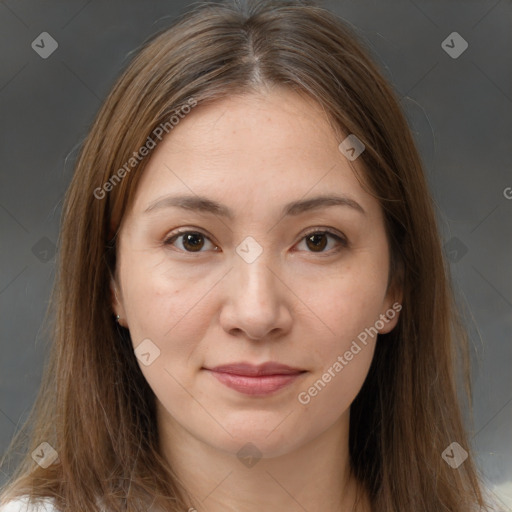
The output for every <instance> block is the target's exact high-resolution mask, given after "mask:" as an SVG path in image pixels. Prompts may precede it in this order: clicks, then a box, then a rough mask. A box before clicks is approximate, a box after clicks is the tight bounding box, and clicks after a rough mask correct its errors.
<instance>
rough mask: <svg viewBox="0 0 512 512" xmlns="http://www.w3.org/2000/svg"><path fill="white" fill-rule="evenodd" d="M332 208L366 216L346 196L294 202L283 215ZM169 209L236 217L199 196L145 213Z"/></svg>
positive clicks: (160, 202)
mask: <svg viewBox="0 0 512 512" xmlns="http://www.w3.org/2000/svg"><path fill="white" fill-rule="evenodd" d="M330 206H348V207H349V208H352V209H354V210H356V211H358V212H359V213H361V214H363V215H366V212H365V210H364V209H363V207H362V206H361V205H360V204H359V203H358V202H357V201H355V200H354V199H351V198H350V197H348V196H344V195H343V196H338V195H323V196H317V197H313V198H310V199H301V200H298V201H293V202H291V203H288V204H286V205H285V206H284V207H283V210H282V215H283V216H287V215H288V216H295V215H300V214H301V213H304V212H309V211H312V210H319V209H321V208H326V207H330ZM169 207H177V208H182V209H185V210H191V211H197V212H204V213H211V214H214V215H220V216H221V217H225V218H227V219H229V220H233V219H234V217H235V215H234V212H233V211H232V210H231V209H230V208H228V207H227V206H225V205H223V204H221V203H218V202H217V201H214V200H212V199H210V198H208V197H205V196H198V195H193V196H189V195H181V196H166V197H164V198H162V199H157V200H156V201H154V202H153V203H151V204H150V205H149V206H148V207H147V208H146V210H145V211H144V213H147V212H152V211H155V210H159V209H162V208H169Z"/></svg>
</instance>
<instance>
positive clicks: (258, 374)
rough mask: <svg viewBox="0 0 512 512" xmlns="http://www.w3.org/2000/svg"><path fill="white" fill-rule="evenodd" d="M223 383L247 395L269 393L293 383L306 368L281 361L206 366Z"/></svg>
mask: <svg viewBox="0 0 512 512" xmlns="http://www.w3.org/2000/svg"><path fill="white" fill-rule="evenodd" d="M205 370H208V371H210V372H211V374H212V375H213V376H214V377H215V378H217V379H218V380H219V381H220V382H222V384H224V385H226V386H228V387H230V388H232V389H235V390H236V391H239V392H240V393H245V394H246V395H267V394H269V393H273V392H274V391H277V390H279V389H282V388H284V387H285V386H287V385H289V384H291V383H292V382H293V381H294V380H296V379H297V378H298V377H300V375H302V374H303V373H305V370H300V369H298V368H292V367H290V366H287V365H283V364H280V363H274V362H269V363H264V364H261V365H258V366H254V365H252V364H249V363H234V364H228V365H221V366H216V367H215V368H212V369H210V368H205Z"/></svg>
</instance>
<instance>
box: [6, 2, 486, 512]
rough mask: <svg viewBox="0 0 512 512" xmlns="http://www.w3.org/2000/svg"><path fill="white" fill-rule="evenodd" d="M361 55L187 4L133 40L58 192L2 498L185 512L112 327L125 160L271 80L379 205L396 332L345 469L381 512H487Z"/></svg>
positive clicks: (214, 5) (380, 88) (359, 409)
mask: <svg viewBox="0 0 512 512" xmlns="http://www.w3.org/2000/svg"><path fill="white" fill-rule="evenodd" d="M369 55H370V51H369V50H368V49H367V48H365V44H364V43H363V42H362V41H360V40H359V39H358V37H357V36H356V35H355V33H353V31H352V30H351V29H349V28H348V27H347V26H346V24H345V23H344V22H343V21H342V20H340V19H339V18H338V17H336V16H335V15H334V14H332V13H330V12H329V11H327V10H325V9H323V8H321V7H320V6H318V5H315V4H314V3H312V2H306V1H302V2H301V1H288V0H284V1H278V0H270V1H260V2H250V1H249V2H246V3H243V2H236V1H232V2H220V3H218V2H210V3H201V4H197V5H195V6H194V8H192V9H190V10H189V11H188V12H186V13H184V14H182V15H181V16H180V18H178V19H177V20H176V21H175V22H174V23H173V25H172V26H171V27H170V28H168V29H166V30H165V31H163V32H161V33H159V34H156V35H154V36H153V37H152V38H151V39H149V40H148V41H147V42H146V43H145V44H144V45H143V47H142V48H141V49H140V51H139V52H138V53H137V55H136V56H135V58H134V59H133V60H132V62H131V63H130V64H129V66H128V67H127V69H126V70H125V71H124V73H123V74H122V76H121V77H120V78H119V79H118V81H117V83H116V84H115V86H114V87H113V89H112V91H111V93H110V94H109V95H108V97H107V99H106V100H105V102H104V104H103V106H102V108H101V109H100V111H99V113H98V115H97V118H96V120H95V122H94V124H93V125H92V127H91V130H90V134H89V136H88V137H87V139H86V140H85V143H84V144H83V147H82V149H81V153H80V156H79V159H78V161H77V164H76V170H75V174H74V177H73V180H72V183H71V185H70V187H69V190H68V193H67V196H66V200H65V204H64V207H63V211H62V226H61V236H60V243H59V245H60V250H59V263H58V274H57V279H56V284H55V289H54V295H53V300H52V304H53V309H52V310H51V313H52V318H53V319H54V321H53V324H52V345H51V350H50V354H49V359H48V362H47V364H46V367H45V373H44V377H43V382H42V385H41V388H40V392H39V395H38V397H37V400H36V403H35V405H34V408H33V409H32V411H31V414H30V416H29V418H28V419H27V420H26V422H25V425H24V428H23V429H22V430H21V431H20V432H19V433H18V435H17V436H16V437H15V438H14V439H13V442H12V448H11V451H12V452H14V446H15V445H16V444H17V443H18V442H21V441H22V439H21V436H27V435H28V434H27V433H26V432H25V430H30V434H29V437H28V439H29V445H28V446H27V447H25V450H26V453H24V458H23V460H22V461H21V462H20V463H19V464H18V466H17V471H16V472H15V473H14V474H13V476H12V478H11V481H10V482H8V484H7V486H6V487H5V489H4V493H3V500H6V499H12V498H13V497H15V496H21V495H30V497H31V498H35V497H43V496H49V497H52V498H54V499H55V503H56V505H57V506H58V507H59V508H62V510H98V508H97V499H98V497H99V499H100V500H101V501H102V503H103V504H104V505H105V506H106V508H107V510H111V511H115V512H118V511H119V512H120V511H121V510H128V511H132V510H138V509H139V506H141V504H142V503H144V502H146V503H147V502H148V500H149V499H151V500H153V501H154V504H155V505H157V506H161V507H162V508H163V509H165V510H172V511H178V510H181V511H182V510H187V509H188V508H189V507H190V506H191V503H190V501H188V499H189V498H188V497H187V495H186V493H185V491H184V490H183V489H182V487H181V485H180V481H179V479H178V475H176V474H174V472H173V470H172V468H171V467H169V465H168V463H167V462H166V460H165V459H164V458H163V456H162V455H161V452H160V450H159V439H158V435H157V429H156V415H155V396H154V394H153V392H152V390H151V388H150V387H149V385H148V384H147V382H146V380H145V379H144V377H143V375H142V373H141V371H140V368H139V366H138V364H137V361H136V357H135V355H134V353H133V347H132V345H131V341H130V338H129V333H128V332H127V331H125V330H124V329H123V328H120V327H118V326H117V325H116V323H115V321H114V320H113V315H112V307H111V295H110V290H109V281H110V277H111V275H112V274H113V273H114V270H115V260H116V258H115V248H116V238H115V236H113V235H115V233H116V232H117V230H118V228H119V225H120V222H121V219H122V218H123V214H124V212H125V211H126V209H127V207H129V205H130V202H131V200H132V197H133V193H134V190H135V188H136V185H137V182H138V180H139V178H140V176H141V174H142V172H143V170H144V167H145V165H146V164H147V161H148V159H149V156H146V157H144V158H140V159H139V158H138V157H137V161H131V160H130V159H131V158H135V157H134V152H137V151H138V150H139V148H141V147H143V146H144V145H146V146H147V145H148V144H149V142H148V141H149V140H151V141H153V142H154V143H158V142H159V138H158V137H156V136H155V134H156V133H159V132H158V131H156V132H155V129H156V128H158V127H159V126H165V127H166V128H167V129H166V132H169V133H171V130H172V127H171V125H172V123H171V122H170V121H169V120H170V118H171V117H172V116H173V115H174V116H177V115H179V114H180V112H182V111H183V109H184V108H185V107H184V106H186V105H191V106H193V107H194V108H200V107H196V106H195V105H199V106H200V105H201V104H205V103H209V102H213V101H216V100H218V99H221V98H224V97H226V96H228V95H233V94H237V93H247V92H251V91H257V90H259V89H260V88H261V87H262V86H265V85H269V86H272V85H279V86H284V87H289V88H290V89H292V90H294V91H298V92H301V93H304V94H307V95H308V96H309V97H311V98H313V99H314V100H316V101H317V102H318V104H320V105H321V106H322V108H323V110H324V111H325V113H326V114H327V116H328V119H329V120H330V122H331V124H332V126H333V129H335V130H336V132H337V133H339V134H340V142H341V140H342V137H344V136H346V135H347V134H355V135H356V136H357V137H358V138H359V139H360V140H361V141H362V142H363V143H364V145H365V147H366V149H365V151H364V152H363V153H362V155H361V156H360V161H361V162H362V164H363V166H364V173H363V174H364V175H362V176H361V177H360V178H361V181H362V182H364V184H365V186H366V187H368V189H369V191H371V193H372V194H373V195H374V196H375V197H376V198H377V199H378V200H379V202H380V204H381V206H382V208H383V211H384V214H385V222H386V230H387V234H388V238H389V242H390V248H391V268H390V286H400V287H401V288H402V290H403V299H402V304H403V309H402V312H401V316H400V319H399V322H398V325H397V326H396V328H395V329H394V330H393V331H391V332H390V333H388V334H385V335H382V336H379V340H378V342H377V345H376V351H375V354H374V358H373V362H372V365H371V368H370V370H369V374H368V376H367V379H366V381H365V383H364V385H363V387H362V389H361V390H360V392H359V394H358V396H357V397H356V399H355V400H354V402H353V403H352V405H351V415H350V435H349V444H350V459H351V466H352V471H353V472H354V474H355V475H356V477H357V479H358V481H359V482H360V483H361V484H362V486H364V488H365V489H366V490H367V491H368V495H369V498H370V502H371V505H372V510H373V511H375V512H397V511H407V512H409V511H421V512H440V511H449V512H467V511H469V510H485V509H487V506H486V504H485V500H484V497H483V492H482V490H481V488H480V485H481V484H480V480H479V476H478V474H477V471H476V468H475V466H474V462H473V459H472V456H471V450H470V447H469V439H468V437H467V434H466V433H465V429H464V424H463V420H462V414H461V404H462V400H467V403H468V405H469V406H470V402H471V391H470V382H469V364H468V359H469V358H468V351H467V335H466V333H465V331H464V329H463V326H462V322H461V321H460V318H459V315H458V313H457V310H456V305H455V301H454V298H453V292H452V290H451V287H450V278H449V272H448V268H447V265H446V263H445V261H444V259H443V254H442V248H441V244H440V238H439V234H438V230H437V225H436V217H435V210H434V208H433V205H432V201H431V198H430V195H429V192H428V188H427V184H426V181H425V178H424V174H423V169H422V163H421V161H420V158H419V155H418V152H417V149H416V147H415V143H414V140H413V138H412V136H411V133H410V131H409V127H408V125H407V122H406V120H405V118H404V116H403V114H402V112H401V110H400V108H399V105H398V101H397V99H396V97H395V94H394V92H393V90H392V88H391V87H390V85H389V84H388V83H387V82H386V81H385V79H384V78H383V77H382V76H381V74H380V73H379V70H378V68H377V66H376V65H375V64H374V63H373V62H372V60H371V58H370V57H369ZM189 110H190V108H189ZM190 115H193V112H192V113H191V114H190ZM165 123H167V124H165ZM342 134H344V135H342ZM171 136H172V133H171ZM149 153H150V152H149ZM340 158H344V157H343V156H342V155H341V153H340ZM120 169H124V170H125V172H122V171H121V172H120ZM354 171H355V170H354ZM107 183H109V184H110V185H107V186H106V184H107ZM460 377H462V378H463V382H464V383H465V385H464V386H463V387H462V388H460V389H459V393H460V394H459V395H458V387H457V382H458V379H459V378H460ZM454 441H456V442H457V443H459V444H460V445H461V446H462V447H464V448H465V449H466V450H467V451H468V452H470V455H469V458H468V459H467V460H465V462H464V463H463V464H461V465H460V466H459V467H458V468H457V469H454V468H452V467H451V466H449V465H448V464H447V463H446V462H445V460H443V457H442V453H443V452H444V450H445V449H446V448H447V447H448V446H449V445H450V444H451V443H452V442H454ZM42 442H47V443H48V444H49V445H50V446H51V447H53V448H54V449H55V451H56V452H57V454H58V459H56V460H55V461H53V464H51V465H49V466H48V467H46V468H44V467H41V466H40V465H38V464H36V463H35V462H34V460H33V458H32V456H31V454H32V452H33V451H34V450H36V449H38V446H39V445H40V444H41V443H42ZM39 449H40V448H39Z"/></svg>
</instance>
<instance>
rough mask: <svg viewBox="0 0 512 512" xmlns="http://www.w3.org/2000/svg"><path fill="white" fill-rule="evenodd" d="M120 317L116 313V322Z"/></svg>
mask: <svg viewBox="0 0 512 512" xmlns="http://www.w3.org/2000/svg"><path fill="white" fill-rule="evenodd" d="M120 318H121V317H120V316H119V315H116V322H117V323H119V319H120Z"/></svg>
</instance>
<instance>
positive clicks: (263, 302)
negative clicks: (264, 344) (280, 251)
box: [220, 251, 293, 340]
mask: <svg viewBox="0 0 512 512" xmlns="http://www.w3.org/2000/svg"><path fill="white" fill-rule="evenodd" d="M273 267H274V268H271V267H270V261H269V258H267V257H266V253H265V251H264V252H263V254H262V255H260V257H259V258H257V259H256V261H253V262H251V263H249V262H247V261H245V260H244V259H243V258H241V257H239V256H238V255H237V254H235V256H234V258H233V268H232V269H231V271H230V272H229V273H228V274H227V276H226V278H225V280H223V281H224V282H223V287H224V288H223V294H224V295H223V305H222V311H221V314H220V322H221V325H222V328H223V329H224V330H225V331H226V332H227V333H229V334H230V335H232V336H238V337H246V338H248V339H250V340H264V339H275V338H277V337H279V336H282V335H283V334H284V333H286V332H288V331H289V330H290V328H291V325H292V315H291V304H290V302H289V301H290V300H291V296H293V293H292V292H291V291H290V290H289V288H287V286H286V283H285V282H284V279H283V277H282V275H280V273H281V272H280V271H279V269H278V268H275V267H276V265H273Z"/></svg>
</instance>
